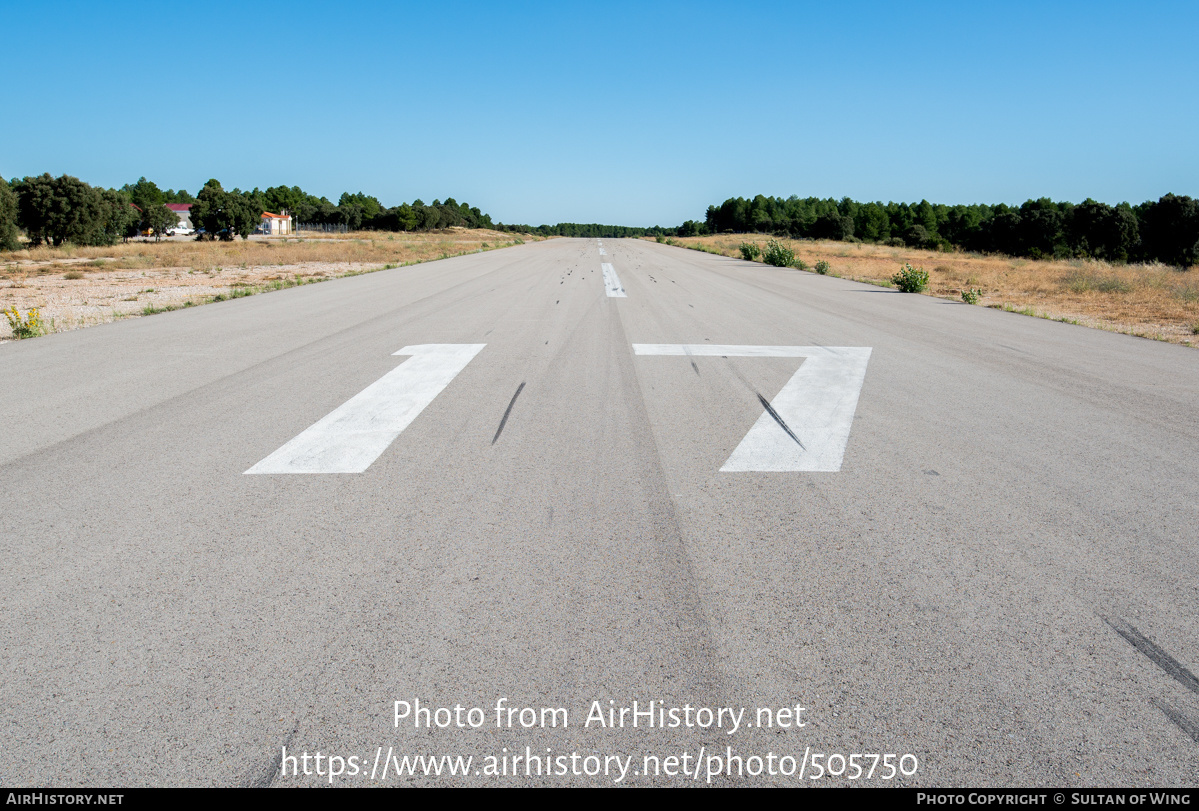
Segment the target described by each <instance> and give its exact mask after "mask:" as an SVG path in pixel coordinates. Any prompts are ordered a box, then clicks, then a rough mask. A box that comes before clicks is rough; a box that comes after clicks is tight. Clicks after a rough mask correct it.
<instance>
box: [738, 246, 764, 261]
mask: <svg viewBox="0 0 1199 811" xmlns="http://www.w3.org/2000/svg"><path fill="white" fill-rule="evenodd" d="M761 255H762V249H761V248H759V247H758V246H757V245H755V244H754V243H752V242H742V243H741V258H742V259H744V260H745V261H746V262H754V261H757V258H758V257H759V256H761Z"/></svg>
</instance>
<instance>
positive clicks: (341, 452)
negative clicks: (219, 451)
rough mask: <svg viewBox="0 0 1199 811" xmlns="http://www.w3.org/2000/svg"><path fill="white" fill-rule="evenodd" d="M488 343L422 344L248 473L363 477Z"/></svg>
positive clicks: (410, 348)
mask: <svg viewBox="0 0 1199 811" xmlns="http://www.w3.org/2000/svg"><path fill="white" fill-rule="evenodd" d="M486 345H487V344H421V345H419V346H406V347H404V348H403V349H401V350H400V351H399V352H396V353H395V354H397V355H412V356H413V358H412V359H411V360H409V361H407V362H405V363H403V364H401V365H399V366H397V367H396V368H394V369H392V370H391V371H390V372H388V373H387V374H385V375H383V377H381V378H379V379H378V380H376V381H375V382H374V383H371V384H370V385H369V386H367V387H366V388H365V389H363V390H362V391H360V392H358V394H355V395H354V396H353V397H351V398H350V399H349V400H346V401H345V402H344V403H343V404H342V405H340V406H338V407H337V408H335V409H334V410H333V411H331V412H329V414H328V415H326V416H325V417H324V418H322V419H321V420H318V421H317V422H316V423H314V424H313V425H312V426H311V427H310V428H308V429H307V430H306V431H303V432H301V433H300V434H299V435H298V436H297V437H296V438H295V439H293V440H291V441H290V442H288V443H287V444H286V445H284V446H283V447H281V448H280V449H279V450H277V451H275V452H274V453H272V454H271V455H270V456H268V457H267V458H265V459H263V460H262V461H261V462H259V463H258V464H256V465H254V467H252V468H250V469H249V470H247V471H246V473H361V472H362V471H364V470H366V469H367V468H368V467H370V466H371V463H372V462H374V461H375V460H376V459H378V458H379V457H380V456H381V455H382V454H383V451H385V450H387V447H388V446H389V445H391V443H392V442H393V441H394V440H395V438H396V437H397V436H399V435H400V432H401V431H403V430H404V429H405V428H407V427H408V426H409V425H410V424H411V423H412V421H413V420H414V419H416V417H417V415H418V414H420V413H421V411H423V410H424V409H425V406H427V405H428V404H429V403H431V402H433V398H435V397H436V396H437V395H438V394H441V391H442V389H444V388H445V387H446V386H448V385H449V384H450V381H451V380H453V379H454V378H455V377H456V376H457V375H458V373H459V372H461V371H462V370H463V369H465V368H466V364H468V363H470V361H471V358H473V357H474V356H475V355H477V354H479V351H480V350H481V349H482V348H483V347H484V346H486Z"/></svg>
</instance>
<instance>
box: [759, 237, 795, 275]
mask: <svg viewBox="0 0 1199 811" xmlns="http://www.w3.org/2000/svg"><path fill="white" fill-rule="evenodd" d="M762 261H763V262H765V263H766V264H768V265H773V266H774V267H776V268H789V267H791V266H792V265H794V264H795V251H793V250H791V249H790V248H788V247H787V246H786V245H784V244H782V243H781V242H779V241H778V240H777V239H772V240H770V242H768V243H766V250H764V251H762Z"/></svg>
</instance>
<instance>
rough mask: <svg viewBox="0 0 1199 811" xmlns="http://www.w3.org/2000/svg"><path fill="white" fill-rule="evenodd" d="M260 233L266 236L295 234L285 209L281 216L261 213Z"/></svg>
mask: <svg viewBox="0 0 1199 811" xmlns="http://www.w3.org/2000/svg"><path fill="white" fill-rule="evenodd" d="M262 233H264V234H266V235H267V236H280V235H282V234H292V233H295V228H293V226H292V218H291V215H290V214H288V213H287V209H283V213H282V214H272V213H271V212H269V211H264V212H262Z"/></svg>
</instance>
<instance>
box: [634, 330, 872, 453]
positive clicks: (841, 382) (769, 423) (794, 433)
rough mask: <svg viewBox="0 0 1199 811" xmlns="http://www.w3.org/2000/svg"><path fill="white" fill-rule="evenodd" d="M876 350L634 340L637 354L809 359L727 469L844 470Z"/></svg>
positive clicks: (792, 378)
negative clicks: (871, 354) (855, 414)
mask: <svg viewBox="0 0 1199 811" xmlns="http://www.w3.org/2000/svg"><path fill="white" fill-rule="evenodd" d="M870 351H871V349H870V347H868V346H732V345H713V344H633V352H634V354H637V355H690V356H708V357H711V356H716V357H721V356H725V357H739V358H804V359H805V360H804V362H803V364H801V365H800V367H799V371H797V372H796V373H795V374H794V375H793V376H792V377H791V379H790V380H788V381H787V383H786V385H784V386H783V388H782V389H781V390H780V391H779V393H778V394H777V395H775V398H774V399H773V400H771V401H770V406H771V408H772V409H773V411H774V414H773V415H772V414H771V413H770V412H769V411H766V410H764V411H763V414H762V416H760V417H759V418H758V421H757V422H756V423H754V426H753V428H751V429H750V430H749V433H748V434H746V435H745V438H744V439H742V440H741V444H739V445H738V446H737V447H736V449H734V450H733V453H732V455H731V456H729V458H728V461H726V462H725V463H724V466H723V467H721V468H720V470H721V472H722V473H734V472H751V471H753V472H798V471H805V472H834V471H838V470H840V469H841V462H842V460H843V459H844V456H845V446H846V445H847V444H848V442H849V431H850V428H852V427H853V415H854V412H855V411H856V410H857V407H858V395H859V393H860V392H861V390H862V383H863V382H864V381H865V379H866V364H867V363H869V361H870ZM758 396H759V397H760V396H761V395H760V394H759V395H758ZM776 416H777V419H776ZM780 420H781V421H782V422H783V423H785V424H786V426H787V427H786V428H784V427H783V425H780V424H779V421H780Z"/></svg>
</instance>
